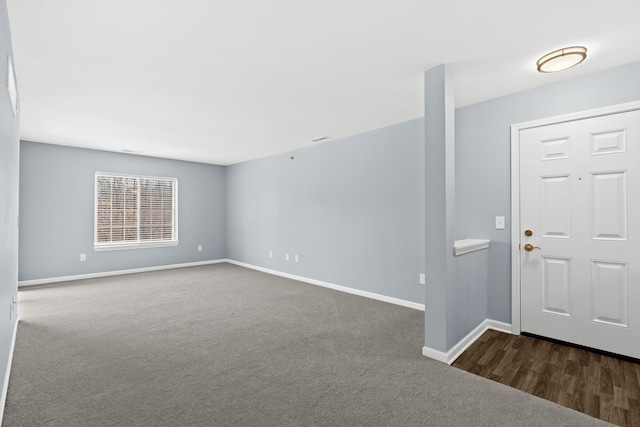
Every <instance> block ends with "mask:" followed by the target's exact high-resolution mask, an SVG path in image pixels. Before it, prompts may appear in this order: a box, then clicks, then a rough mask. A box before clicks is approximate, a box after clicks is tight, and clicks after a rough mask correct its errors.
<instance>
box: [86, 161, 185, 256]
mask: <svg viewBox="0 0 640 427" xmlns="http://www.w3.org/2000/svg"><path fill="white" fill-rule="evenodd" d="M95 184H96V193H95V194H96V206H95V238H94V249H95V250H111V249H125V248H136V247H151V246H175V245H177V244H178V228H177V223H178V221H177V216H178V215H177V209H176V208H177V206H178V202H177V201H178V180H177V179H176V178H161V177H150V176H135V175H119V174H111V173H103V172H96V182H95Z"/></svg>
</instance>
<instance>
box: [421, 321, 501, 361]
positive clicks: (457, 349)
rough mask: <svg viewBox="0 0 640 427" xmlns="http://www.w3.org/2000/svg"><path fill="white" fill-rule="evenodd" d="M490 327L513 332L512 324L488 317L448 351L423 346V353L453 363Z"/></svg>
mask: <svg viewBox="0 0 640 427" xmlns="http://www.w3.org/2000/svg"><path fill="white" fill-rule="evenodd" d="M489 329H493V330H495V331H500V332H506V333H507V334H510V333H512V332H511V325H510V324H508V323H504V322H498V321H497V320H491V319H486V320H484V321H483V322H482V323H480V324H479V325H478V326H476V327H475V329H474V330H472V331H471V332H469V333H468V334H467V335H466V336H465V337H464V338H462V339H461V340H460V341H458V343H457V344H455V345H454V346H453V347H451V349H450V350H449V351H447V352H446V353H445V352H442V351H439V350H435V349H433V348H430V347H427V346H424V347H422V355H423V356H426V357H429V358H431V359H435V360H437V361H439V362H444V363H446V364H448V365H451V364H452V363H453V362H455V360H456V359H457V358H458V357H460V355H461V354H462V353H463V352H464V351H465V350H466V349H467V348H469V346H470V345H471V344H473V343H474V342H475V341H476V340H477V339H478V338H480V336H481V335H482V334H484V333H485V332H486V331H487V330H489Z"/></svg>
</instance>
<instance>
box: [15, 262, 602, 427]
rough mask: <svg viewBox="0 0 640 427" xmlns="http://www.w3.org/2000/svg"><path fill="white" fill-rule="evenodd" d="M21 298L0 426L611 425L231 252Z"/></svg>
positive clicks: (365, 306) (384, 315) (418, 321)
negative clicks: (432, 353)
mask: <svg viewBox="0 0 640 427" xmlns="http://www.w3.org/2000/svg"><path fill="white" fill-rule="evenodd" d="M20 310H21V312H20V315H21V319H22V321H21V322H20V325H19V327H18V336H17V340H16V348H15V355H14V361H13V369H12V372H11V379H10V383H9V393H8V399H7V404H6V409H5V413H4V423H3V425H5V426H29V427H33V426H65V427H69V426H225V425H241V426H276V425H281V426H356V425H362V426H420V425H426V426H520V425H523V426H551V425H554V426H596V425H607V424H606V423H603V422H601V421H599V420H596V419H593V418H591V417H588V416H586V415H584V414H581V413H578V412H575V411H572V410H569V409H566V408H563V407H561V406H557V405H555V404H552V403H550V402H547V401H545V400H542V399H539V398H536V397H533V396H530V395H527V394H524V393H522V392H520V391H517V390H515V389H512V388H509V387H506V386H503V385H500V384H497V383H494V382H492V381H489V380H485V379H483V378H479V377H476V376H474V375H471V374H469V373H466V372H463V371H460V370H458V369H456V368H452V367H449V366H447V365H445V364H442V363H439V362H436V361H433V360H430V359H427V358H425V357H423V356H422V355H421V349H422V346H423V343H424V338H423V331H424V314H423V313H422V312H420V311H415V310H412V309H408V308H403V307H398V306H394V305H391V304H387V303H383V302H379V301H374V300H369V299H366V298H362V297H358V296H353V295H349V294H345V293H341V292H337V291H332V290H328V289H324V288H321V287H316V286H312V285H308V284H304V283H299V282H296V281H293V280H288V279H283V278H280V277H275V276H271V275H267V274H264V273H260V272H256V271H252V270H248V269H244V268H241V267H237V266H234V265H229V264H217V265H211V266H203V267H194V268H182V269H176V270H167V271H162V272H153V273H144V274H134V275H127V276H118V277H113V278H102V279H91V280H83V281H77V282H68V283H62V284H57V285H51V286H46V287H38V288H31V289H27V290H22V291H21V292H20Z"/></svg>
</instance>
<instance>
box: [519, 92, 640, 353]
mask: <svg viewBox="0 0 640 427" xmlns="http://www.w3.org/2000/svg"><path fill="white" fill-rule="evenodd" d="M512 218H513V228H512V247H513V250H512V266H513V278H512V280H513V286H512V291H513V294H512V326H513V332H514V333H520V331H526V332H531V333H534V334H538V335H543V336H547V337H550V338H555V339H559V340H562V341H568V342H573V343H576V344H580V345H584V346H588V347H593V348H598V349H601V350H605V351H610V352H614V353H618V354H623V355H627V356H631V357H635V358H640V267H639V265H638V264H640V103H632V104H624V105H621V106H614V107H611V108H607V109H599V110H593V111H589V112H584V113H578V114H574V115H569V116H562V117H557V118H552V119H549V120H544V121H536V122H529V123H525V124H520V125H514V126H512ZM525 230H531V232H532V233H533V234H532V235H531V236H530V237H527V236H525V234H524V231H525ZM527 243H528V244H530V245H532V246H534V247H539V248H540V249H537V248H536V249H533V250H532V251H525V250H524V249H523V248H521V247H523V246H524V245H525V244H527Z"/></svg>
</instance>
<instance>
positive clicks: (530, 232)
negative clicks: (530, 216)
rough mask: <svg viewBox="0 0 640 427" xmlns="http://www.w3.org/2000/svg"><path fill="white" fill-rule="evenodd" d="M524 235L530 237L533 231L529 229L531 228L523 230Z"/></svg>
mask: <svg viewBox="0 0 640 427" xmlns="http://www.w3.org/2000/svg"><path fill="white" fill-rule="evenodd" d="M524 235H525V236H527V237H531V236H533V231H531V230H525V231H524Z"/></svg>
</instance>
